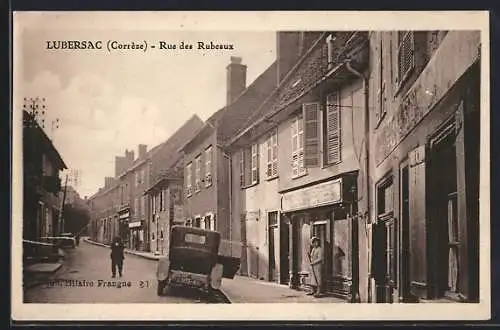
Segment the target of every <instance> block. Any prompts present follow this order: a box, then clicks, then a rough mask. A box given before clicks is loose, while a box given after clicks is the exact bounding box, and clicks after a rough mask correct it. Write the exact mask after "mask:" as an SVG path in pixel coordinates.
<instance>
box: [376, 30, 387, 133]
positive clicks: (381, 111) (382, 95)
mask: <svg viewBox="0 0 500 330" xmlns="http://www.w3.org/2000/svg"><path fill="white" fill-rule="evenodd" d="M382 36H383V34H381V37H380V42H379V56H378V75H379V79H378V80H379V81H378V83H379V87H378V91H377V106H376V107H375V117H376V118H375V119H376V122H375V123H376V125H377V126H378V124H379V123H380V122H381V121H382V119H383V118H384V116H385V114H386V112H387V109H386V101H387V96H386V87H385V85H386V84H385V77H384V59H385V58H386V57H384V50H383V49H384V40H383V37H382Z"/></svg>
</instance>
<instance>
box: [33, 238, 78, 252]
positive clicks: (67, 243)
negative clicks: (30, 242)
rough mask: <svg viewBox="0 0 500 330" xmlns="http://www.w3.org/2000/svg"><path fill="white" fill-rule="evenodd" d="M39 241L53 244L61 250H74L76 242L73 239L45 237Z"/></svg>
mask: <svg viewBox="0 0 500 330" xmlns="http://www.w3.org/2000/svg"><path fill="white" fill-rule="evenodd" d="M40 240H41V241H42V242H44V243H50V244H54V245H56V246H57V247H59V248H61V249H64V248H71V249H74V248H75V247H76V240H75V238H74V237H66V236H47V237H42V238H40Z"/></svg>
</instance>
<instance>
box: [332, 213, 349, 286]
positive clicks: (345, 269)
mask: <svg viewBox="0 0 500 330" xmlns="http://www.w3.org/2000/svg"><path fill="white" fill-rule="evenodd" d="M350 241H351V239H350V226H349V220H347V219H335V220H334V221H333V242H332V243H333V244H332V245H333V246H332V275H334V276H339V277H344V278H345V277H350V276H351V258H350V251H351V248H350Z"/></svg>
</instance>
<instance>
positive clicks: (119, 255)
mask: <svg viewBox="0 0 500 330" xmlns="http://www.w3.org/2000/svg"><path fill="white" fill-rule="evenodd" d="M124 248H125V247H124V246H123V244H122V242H121V240H120V237H115V241H114V242H113V244H112V245H111V272H112V274H113V275H112V277H116V268H118V275H120V277H122V274H123V259H125V256H124V254H123V250H124Z"/></svg>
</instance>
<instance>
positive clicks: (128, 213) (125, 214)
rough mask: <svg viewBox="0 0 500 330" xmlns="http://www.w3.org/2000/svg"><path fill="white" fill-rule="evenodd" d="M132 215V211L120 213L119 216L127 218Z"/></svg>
mask: <svg viewBox="0 0 500 330" xmlns="http://www.w3.org/2000/svg"><path fill="white" fill-rule="evenodd" d="M129 216H130V212H125V213H123V214H120V216H119V218H120V219H126V218H128V217H129Z"/></svg>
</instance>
